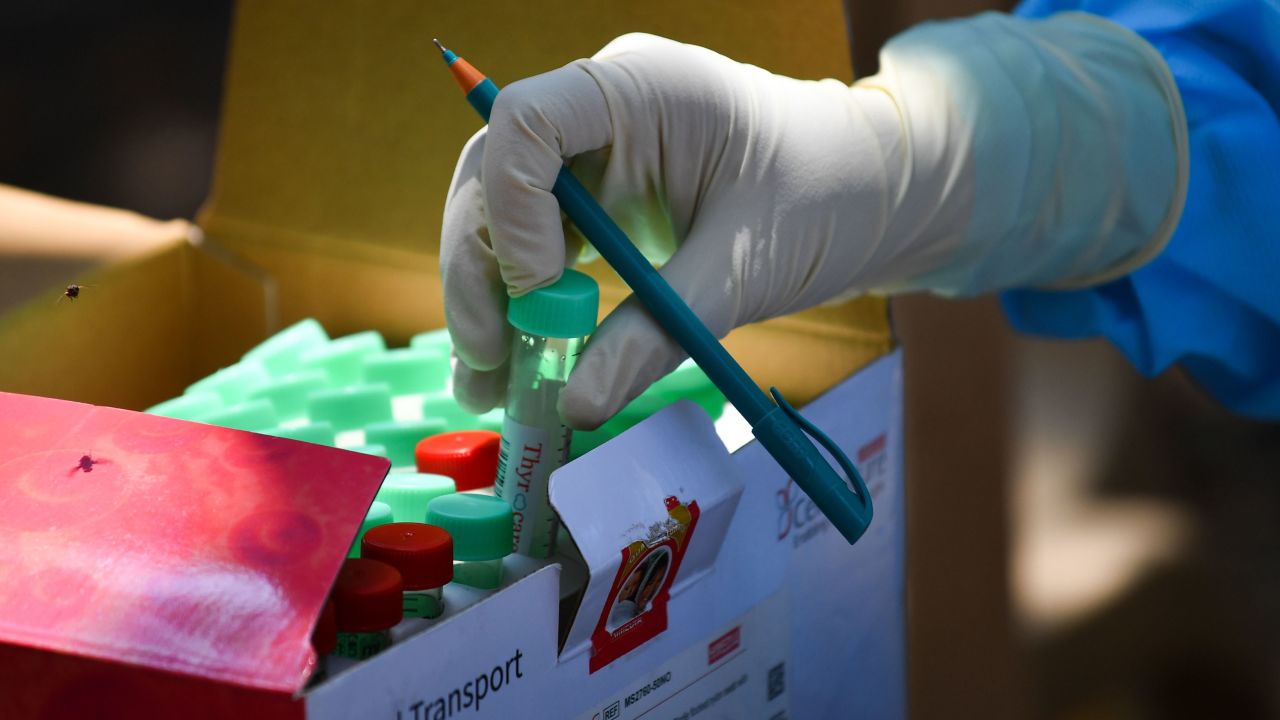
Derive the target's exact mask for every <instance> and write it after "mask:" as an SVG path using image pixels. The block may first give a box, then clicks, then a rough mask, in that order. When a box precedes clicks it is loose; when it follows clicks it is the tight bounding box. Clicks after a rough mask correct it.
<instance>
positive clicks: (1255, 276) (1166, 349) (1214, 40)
mask: <svg viewBox="0 0 1280 720" xmlns="http://www.w3.org/2000/svg"><path fill="white" fill-rule="evenodd" d="M1066 10H1075V11H1083V12H1088V13H1092V14H1095V15H1099V16H1101V17H1104V18H1107V19H1109V20H1111V21H1112V22H1115V23H1117V24H1120V25H1123V26H1125V27H1128V28H1129V29H1131V30H1133V31H1134V32H1136V33H1138V34H1139V35H1141V36H1142V37H1143V38H1145V39H1146V40H1147V42H1149V43H1151V45H1152V46H1154V47H1155V48H1156V49H1157V50H1158V51H1159V52H1160V53H1161V55H1163V56H1164V58H1165V61H1166V62H1167V64H1168V66H1169V69H1170V71H1171V72H1172V73H1173V77H1174V80H1175V82H1176V83H1177V86H1178V90H1179V92H1180V93H1181V95H1182V102H1183V106H1184V108H1185V111H1186V115H1187V128H1188V139H1189V148H1190V158H1191V165H1190V180H1189V184H1188V190H1187V200H1186V205H1185V208H1184V210H1183V214H1182V219H1181V221H1180V222H1179V224H1178V228H1177V230H1176V231H1175V232H1174V234H1173V237H1172V238H1171V239H1170V241H1169V244H1168V246H1167V247H1166V248H1165V250H1164V252H1163V253H1161V255H1160V256H1159V257H1157V258H1156V259H1155V260H1153V261H1152V262H1150V263H1149V264H1147V265H1145V266H1143V267H1142V268H1139V269H1138V270H1136V271H1134V272H1133V273H1131V274H1130V275H1128V276H1126V277H1124V278H1121V279H1119V280H1116V281H1114V282H1111V283H1108V284H1105V285H1101V286H1098V287H1093V288H1088V289H1084V290H1075V291H1062V292H1055V291H1041V290H1013V291H1009V292H1006V293H1004V295H1003V297H1002V298H1001V299H1002V304H1003V306H1004V309H1005V314H1006V315H1007V316H1008V318H1009V320H1010V322H1011V323H1012V324H1013V326H1014V327H1015V328H1017V329H1018V330H1020V331H1023V332H1028V333H1033V334H1041V335H1049V336H1055V337H1063V338H1084V337H1097V336H1102V337H1105V338H1107V339H1108V340H1110V341H1111V343H1113V344H1114V345H1115V346H1116V347H1118V348H1119V349H1120V351H1121V352H1123V353H1124V354H1125V355H1126V356H1127V357H1128V358H1129V360H1130V361H1131V362H1132V363H1133V364H1134V366H1136V367H1137V368H1138V370H1140V371H1141V372H1142V373H1143V374H1145V375H1147V376H1154V375H1157V374H1159V373H1161V372H1163V371H1164V370H1166V369H1167V368H1169V367H1170V366H1171V365H1173V364H1175V363H1177V364H1180V365H1181V367H1182V368H1183V369H1184V370H1185V371H1186V372H1187V373H1189V374H1190V375H1191V376H1192V377H1193V378H1194V379H1195V380H1196V381H1197V382H1198V383H1199V384H1200V385H1201V386H1202V387H1204V388H1205V390H1207V391H1208V393H1209V394H1210V395H1212V396H1213V397H1214V398H1216V399H1217V400H1218V401H1219V402H1221V403H1222V404H1223V405H1225V406H1227V407H1229V408H1231V409H1232V410H1234V411H1236V412H1239V413H1242V414H1245V415H1249V416H1252V417H1256V418H1262V419H1269V420H1280V222H1278V221H1277V215H1278V214H1280V120H1278V119H1277V118H1278V117H1280V4H1277V3H1276V2H1268V1H1265V0H1255V1H1252V2H1250V1H1248V0H1226V1H1219V2H1186V1H1182V2H1178V1H1175V0H1166V1H1163V2H1162V1H1159V0H1148V1H1147V2H1143V1H1142V0H1074V1H1073V0H1027V1H1026V2H1023V3H1022V4H1020V5H1019V6H1018V8H1017V9H1016V10H1015V11H1014V12H1015V14H1017V15H1021V16H1023V17H1031V18H1039V17H1047V16H1049V15H1051V14H1053V13H1055V12H1060V11H1066Z"/></svg>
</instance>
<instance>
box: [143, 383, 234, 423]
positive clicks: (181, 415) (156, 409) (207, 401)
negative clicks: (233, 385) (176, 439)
mask: <svg viewBox="0 0 1280 720" xmlns="http://www.w3.org/2000/svg"><path fill="white" fill-rule="evenodd" d="M221 408H222V397H221V396H220V395H218V393H215V392H212V391H207V390H197V391H195V392H193V393H190V394H188V395H179V396H178V397H176V398H174V399H172V400H165V401H164V402H162V403H160V404H159V405H152V406H151V407H149V408H147V410H146V411H147V412H149V413H151V414H152V415H163V416H164V417H171V418H177V419H179V420H199V419H201V418H203V417H204V416H205V415H208V414H209V413H211V412H215V411H217V410H220V409H221Z"/></svg>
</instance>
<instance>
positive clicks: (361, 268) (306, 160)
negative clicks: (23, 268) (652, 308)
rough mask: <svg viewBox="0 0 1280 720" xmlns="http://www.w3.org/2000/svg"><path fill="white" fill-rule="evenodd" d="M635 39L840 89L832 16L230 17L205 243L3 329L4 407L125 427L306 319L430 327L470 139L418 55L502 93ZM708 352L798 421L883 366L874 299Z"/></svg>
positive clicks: (765, 326)
mask: <svg viewBox="0 0 1280 720" xmlns="http://www.w3.org/2000/svg"><path fill="white" fill-rule="evenodd" d="M633 31H644V32H653V33H657V34H660V35H666V36H668V37H672V38H675V39H678V40H683V41H687V42H692V43H697V44H701V45H704V46H706V47H710V48H712V49H714V50H717V51H719V52H721V53H724V54H725V55H728V56H730V57H733V58H736V59H739V60H742V61H744V62H751V63H754V64H757V65H760V66H762V67H765V68H768V69H770V70H773V71H775V72H779V73H783V74H788V75H792V76H795V77H806V78H818V77H836V78H842V79H845V80H848V79H849V59H848V57H849V56H848V54H847V47H848V45H847V42H846V39H845V34H844V18H843V17H842V14H841V7H840V4H839V3H835V2H831V3H822V4H818V5H814V6H813V7H809V8H806V10H805V12H802V13H797V12H795V11H794V9H793V8H791V7H790V6H787V5H785V4H779V3H773V2H768V1H767V0H751V1H750V2H747V3H739V2H728V1H727V0H718V1H716V2H709V3H707V2H703V3H686V2H681V1H680V0H653V1H652V2H648V3H643V4H618V3H613V2H608V1H607V0H587V1H586V2H572V3H570V2H547V3H525V2H518V1H517V0H495V1H494V2H491V3H488V4H486V5H485V6H484V7H483V8H477V7H474V6H469V5H466V4H447V3H446V4H440V3H421V2H415V1H413V0H390V1H389V2H380V3H376V4H369V3H324V4H314V3H307V2H303V0H258V1H255V2H246V3H241V4H239V5H238V6H237V9H236V15H235V21H234V27H233V31H232V38H231V50H230V57H229V61H228V68H227V74H226V82H225V92H224V103H223V114H222V119H221V124H220V141H219V148H218V155H217V158H216V163H215V165H216V174H215V176H214V183H213V191H212V193H211V196H210V197H209V199H208V201H207V203H206V205H205V208H204V210H203V211H202V212H201V214H200V217H199V225H200V230H201V231H202V233H190V232H187V230H186V229H185V228H171V229H170V231H172V232H173V233H174V240H173V242H172V243H171V244H168V245H163V246H157V247H156V249H155V250H154V251H153V252H151V253H149V254H147V255H145V256H143V257H138V258H134V259H131V260H129V261H128V262H124V263H117V264H115V265H112V266H110V267H107V268H104V269H101V270H100V271H98V272H95V273H90V274H86V275H84V276H81V277H79V278H76V279H77V280H79V281H81V282H87V283H90V284H93V285H95V287H94V288H93V289H92V290H91V291H90V292H89V293H87V294H86V296H85V298H84V299H83V302H77V303H76V304H75V305H74V307H59V308H55V307H54V306H53V300H54V299H55V297H56V295H50V296H49V297H48V298H44V297H41V298H37V299H36V300H33V301H32V302H29V303H27V304H26V305H25V306H22V307H20V308H18V309H17V310H15V311H13V312H11V313H7V314H6V315H5V316H4V317H0V347H2V348H4V350H5V352H6V362H5V363H4V364H3V366H0V389H4V390H9V391H15V392H23V393H31V394H39V395H46V396H54V397H63V398H68V399H75V400H81V401H87V402H93V403H98V404H106V405H112V406H116V407H128V408H142V407H147V406H149V405H151V404H154V403H156V402H159V401H160V400H163V399H165V398H166V397H171V396H173V395H175V394H177V393H178V392H180V391H181V389H182V388H183V387H184V386H186V385H187V384H189V383H191V382H193V381H194V380H196V379H198V378H199V377H201V376H203V375H206V374H208V373H210V372H212V371H213V370H216V369H217V368H218V367H221V366H223V365H226V364H229V363H232V362H234V361H235V360H236V359H237V358H238V357H239V356H240V354H241V353H243V352H244V351H245V350H247V349H248V348H249V347H250V346H252V345H253V344H254V343H255V342H257V341H259V340H261V339H262V338H263V337H265V336H266V335H267V334H269V333H271V332H273V331H275V330H278V329H280V328H282V327H284V326H285V325H287V324H289V323H291V322H294V321H296V320H299V319H301V318H303V317H307V316H312V317H315V318H317V319H319V320H320V321H321V322H322V323H323V324H324V325H325V327H326V328H327V329H328V330H329V331H330V332H331V334H334V335H339V334H344V333H348V332H354V331H359V330H367V329H370V328H373V329H377V330H380V331H382V332H383V334H384V335H385V336H386V337H387V339H388V340H389V341H390V342H391V343H392V344H399V343H403V342H404V341H405V340H406V339H407V338H408V337H409V336H411V335H412V334H414V333H416V332H420V331H422V330H426V329H430V328H435V327H441V326H442V325H443V324H444V314H443V307H444V305H443V299H442V296H441V291H440V281H439V276H438V269H437V262H438V261H437V258H436V256H437V252H438V245H439V229H440V224H441V214H442V211H443V206H444V200H445V196H446V193H447V189H448V186H449V181H450V178H451V176H452V172H453V167H454V164H455V161H456V159H457V156H458V153H459V151H460V150H461V148H462V146H463V144H464V142H465V141H466V138H467V137H468V136H470V135H471V134H472V133H474V132H475V131H476V130H477V129H478V127H479V121H478V119H477V118H475V117H474V115H473V113H472V112H471V110H470V108H468V107H467V105H466V103H465V102H464V101H463V100H462V98H461V97H459V96H458V91H457V87H456V86H455V85H454V83H453V82H452V80H451V79H450V78H449V77H448V73H447V72H446V71H445V69H444V68H443V67H442V65H441V63H440V62H439V59H438V55H437V53H435V52H434V50H433V48H432V47H431V45H430V39H431V38H432V37H433V36H435V35H437V34H438V35H440V36H441V37H443V39H445V40H447V41H448V42H449V43H451V44H453V45H454V46H455V47H456V48H457V49H458V50H460V51H462V52H464V53H465V54H466V55H468V56H469V57H470V58H471V59H472V60H474V61H475V62H476V63H478V64H479V65H480V66H481V67H483V68H485V69H486V70H487V71H488V72H489V73H491V74H492V76H493V77H494V78H495V80H497V81H499V82H502V83H507V82H511V81H513V80H515V79H517V78H520V77H524V76H528V75H531V74H535V73H537V72H542V71H546V70H549V69H552V68H555V67H557V66H560V65H562V64H564V63H566V62H569V61H571V60H573V59H574V58H578V57H583V56H587V55H590V54H592V53H594V52H595V51H596V50H597V49H599V48H600V47H602V46H603V45H604V44H605V43H607V42H608V41H609V40H610V39H612V38H613V37H615V36H617V35H620V34H623V33H626V32H633ZM17 201H23V202H26V201H29V202H30V203H33V204H38V205H41V206H46V205H49V204H50V203H49V201H48V200H47V199H43V198H39V197H33V198H27V199H26V200H24V199H23V198H17ZM58 213H59V214H62V213H65V214H68V215H77V216H83V217H84V219H85V222H79V223H78V222H76V219H75V218H69V219H68V220H67V222H64V223H59V226H63V227H75V226H77V225H79V226H83V225H85V224H94V225H95V226H97V225H100V223H97V222H96V220H95V221H94V222H93V223H89V218H90V216H92V215H94V214H95V213H99V214H100V213H101V210H95V209H92V208H85V207H80V206H76V205H72V204H67V205H66V206H65V207H63V208H62V209H60V210H58ZM22 215H23V217H27V216H34V214H33V213H24V214H22ZM46 215H47V213H46ZM45 224H47V223H45ZM112 228H114V230H113V232H117V231H120V232H123V231H125V230H127V228H125V226H124V225H122V224H120V223H115V224H113V225H112ZM45 230H47V228H46V229H45ZM179 231H180V232H179ZM76 232H78V231H76ZM0 233H4V234H6V235H12V237H0V247H3V246H6V245H7V246H13V245H15V244H21V243H20V242H19V241H23V242H25V240H23V238H24V237H26V231H25V230H21V231H20V232H19V233H17V234H15V233H13V232H11V231H10V229H7V228H6V226H5V225H4V224H0ZM149 233H150V231H147V232H146V233H143V234H146V235H147V236H148V237H149V236H150V235H149ZM117 234H118V232H117ZM47 235H48V232H47V231H44V232H43V234H42V236H41V237H42V238H43V239H42V240H41V242H46V243H47V242H50V241H51V240H50V238H48V237H47ZM193 239H197V240H198V239H202V242H192V240H193ZM140 241H141V238H140V239H139V240H138V242H140ZM67 242H70V243H72V244H74V241H73V239H72V238H64V239H63V240H60V241H59V243H67ZM135 244H136V243H135ZM584 269H586V270H587V271H588V272H590V273H592V274H593V275H595V276H596V277H597V279H599V280H600V281H601V283H602V309H603V311H606V312H607V311H608V310H610V309H611V308H612V307H613V306H614V305H616V304H617V303H618V302H620V301H621V300H622V299H623V298H624V297H625V296H626V294H627V290H626V288H625V287H624V286H623V284H622V283H621V281H620V280H619V279H618V278H617V277H616V276H615V275H614V274H613V273H612V271H611V270H610V269H609V268H607V267H606V266H604V265H603V263H599V262H596V263H592V264H591V265H590V266H588V267H586V268H584ZM725 342H726V345H727V347H728V349H729V351H730V352H731V353H733V354H734V356H735V357H736V358H737V359H738V360H739V362H741V363H742V365H743V367H744V368H746V370H747V371H748V373H750V374H751V376H752V377H753V378H755V379H756V381H757V382H759V383H760V384H761V385H762V386H765V387H768V386H770V385H776V386H777V387H778V388H779V389H780V390H781V391H782V392H783V394H784V395H786V396H787V397H788V399H790V400H791V401H792V402H793V403H794V404H796V405H800V404H803V403H804V402H807V401H808V400H810V399H812V398H814V397H817V395H819V394H820V393H821V392H822V391H823V390H825V389H827V388H829V387H832V386H833V385H835V384H836V382H838V381H839V380H841V379H843V378H845V377H848V376H849V375H850V374H852V373H853V372H854V371H856V370H857V369H859V368H861V367H863V366H865V365H866V364H867V363H869V362H871V361H872V360H874V359H875V358H877V357H880V356H881V355H883V354H885V353H886V352H888V351H889V350H890V349H891V348H892V345H893V341H892V335H891V333H890V329H889V322H888V314H887V306H886V303H885V302H884V301H883V300H882V299H879V298H862V299H859V300H856V301H853V302H849V303H845V304H842V305H839V306H832V307H822V308H815V309H813V310H809V311H806V312H803V313H799V314H796V315H791V316H787V317H783V318H778V319H775V320H772V321H769V322H765V323H759V324H756V325H751V326H748V327H745V328H740V329H739V330H737V331H735V332H734V333H732V334H730V336H729V337H728V338H727V339H726V341H725Z"/></svg>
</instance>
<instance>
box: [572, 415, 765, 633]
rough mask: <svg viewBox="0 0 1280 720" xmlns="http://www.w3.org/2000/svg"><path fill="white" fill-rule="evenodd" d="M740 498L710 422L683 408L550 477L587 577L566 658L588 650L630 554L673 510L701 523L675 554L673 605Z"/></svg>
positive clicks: (705, 567)
mask: <svg viewBox="0 0 1280 720" xmlns="http://www.w3.org/2000/svg"><path fill="white" fill-rule="evenodd" d="M610 479H621V481H619V482H610V481H609V480H610ZM741 494H742V478H741V477H740V475H739V473H738V470H737V468H736V467H735V466H734V464H733V461H732V460H731V458H730V456H729V452H728V450H727V449H726V448H725V447H724V445H723V444H722V443H721V441H720V438H719V436H717V435H716V431H715V427H714V426H713V425H712V423H711V418H709V417H707V414H706V412H704V411H703V410H702V409H701V408H700V407H698V406H697V405H696V404H694V403H692V402H689V401H680V402H678V403H676V404H674V405H671V406H669V407H667V408H666V409H664V410H662V411H661V412H659V413H658V414H656V415H654V416H653V417H651V418H649V419H647V420H645V421H644V422H642V423H640V424H639V425H636V426H635V427H633V428H631V429H630V430H628V431H627V433H626V435H625V436H624V437H623V438H619V439H615V440H613V441H610V442H607V443H605V444H604V445H601V446H600V447H598V448H596V449H595V450H592V451H591V452H589V453H587V454H586V455H583V456H582V457H580V458H578V459H577V460H575V461H574V462H572V463H570V464H569V465H566V466H565V467H563V468H561V469H559V470H557V471H556V472H554V473H553V474H552V476H551V504H552V505H553V506H554V507H555V508H556V512H557V513H558V514H559V515H560V519H561V520H562V521H563V522H564V524H565V526H566V527H567V528H568V529H569V533H570V534H571V535H572V536H573V537H574V538H575V539H577V540H578V548H579V550H580V551H581V552H582V557H583V560H584V561H585V562H586V564H587V569H588V572H589V575H590V578H589V580H588V581H587V587H586V590H585V592H584V593H583V598H582V603H581V604H580V606H579V608H578V611H577V613H576V615H575V618H574V620H573V623H572V626H571V628H570V630H569V633H568V636H567V639H566V641H565V645H564V649H563V651H562V655H563V656H566V657H567V656H572V655H575V654H577V653H579V652H582V651H583V650H586V649H587V643H588V641H589V640H590V638H591V635H592V633H593V631H595V630H597V626H598V625H599V620H600V619H601V614H602V613H603V612H604V611H605V610H606V604H607V603H608V601H609V598H610V593H611V590H613V585H614V583H615V580H617V579H619V577H618V576H619V569H620V567H621V566H622V564H623V562H624V558H626V557H627V555H626V551H627V548H629V547H633V544H634V543H647V542H651V541H652V540H653V539H654V538H655V537H661V536H664V535H665V534H666V526H667V525H669V524H671V521H672V519H673V518H672V516H673V513H672V509H673V508H683V509H682V510H679V511H678V512H683V513H684V518H687V517H688V515H689V512H690V510H689V509H690V508H694V507H696V510H695V511H694V512H696V515H697V523H696V525H695V526H694V527H693V531H692V532H690V533H689V538H688V543H687V547H685V548H682V549H681V551H682V553H683V557H682V558H681V559H680V565H679V571H678V572H677V573H676V575H675V577H674V578H672V582H671V584H670V586H671V592H670V594H671V597H672V598H673V599H674V598H675V597H676V596H677V595H679V594H680V591H681V590H682V589H683V588H684V587H686V586H687V585H688V584H689V583H691V582H694V581H696V580H697V579H698V578H699V577H701V576H702V575H703V574H705V573H707V572H709V571H710V570H711V567H712V564H713V563H714V562H715V559H716V555H717V554H718V553H719V552H720V546H721V544H722V543H723V542H724V536H725V532H726V530H727V529H728V527H729V521H730V520H731V519H732V518H733V512H734V509H735V508H736V507H737V504H738V498H739V496H741ZM682 519H683V518H682ZM635 547H638V546H635Z"/></svg>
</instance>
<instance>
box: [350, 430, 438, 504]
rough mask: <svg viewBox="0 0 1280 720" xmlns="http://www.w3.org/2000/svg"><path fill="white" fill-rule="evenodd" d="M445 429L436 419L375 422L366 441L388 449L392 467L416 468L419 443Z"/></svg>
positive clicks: (366, 431) (365, 438) (365, 431)
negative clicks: (414, 452) (416, 453)
mask: <svg viewBox="0 0 1280 720" xmlns="http://www.w3.org/2000/svg"><path fill="white" fill-rule="evenodd" d="M444 427H445V426H444V423H443V422H441V421H439V420H437V419H435V418H431V419H427V420H389V421H386V422H375V423H371V424H369V425H366V426H365V428H364V441H365V442H366V443H369V444H372V445H382V446H384V447H386V448H387V455H386V457H387V459H388V460H390V461H391V465H392V466H394V467H414V459H413V451H414V449H415V448H417V447H418V441H419V440H421V439H422V438H425V437H430V436H432V435H436V434H438V433H442V432H444ZM414 522H422V521H421V520H415V521H414Z"/></svg>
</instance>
